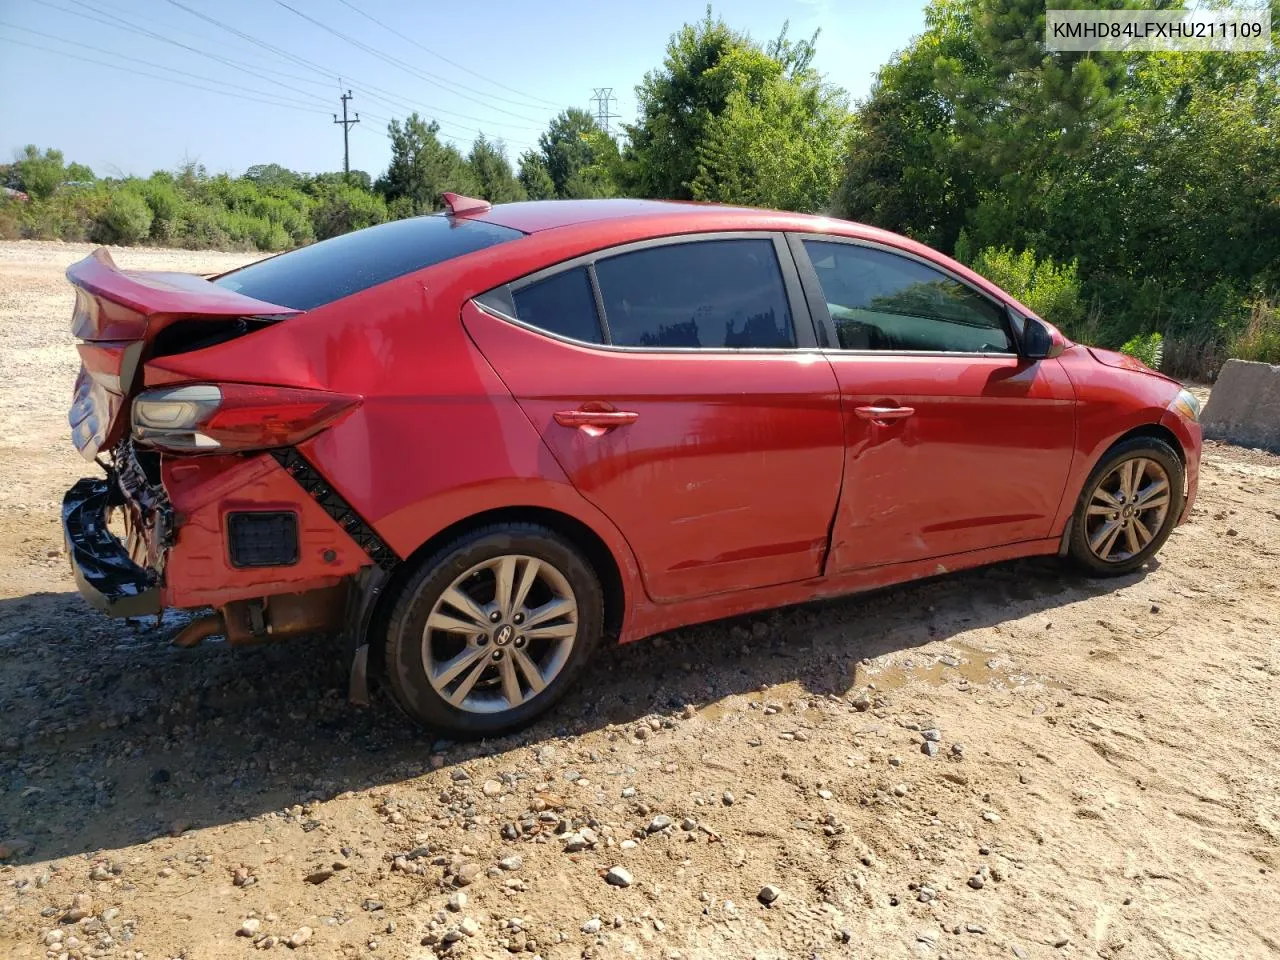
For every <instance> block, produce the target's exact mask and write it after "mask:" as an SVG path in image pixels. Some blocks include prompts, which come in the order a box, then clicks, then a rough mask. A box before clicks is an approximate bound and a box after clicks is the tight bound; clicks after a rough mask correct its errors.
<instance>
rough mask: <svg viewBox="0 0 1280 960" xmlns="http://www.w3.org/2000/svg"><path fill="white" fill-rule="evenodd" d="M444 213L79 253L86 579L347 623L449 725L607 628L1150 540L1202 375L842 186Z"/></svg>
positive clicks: (642, 632)
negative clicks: (211, 269)
mask: <svg viewBox="0 0 1280 960" xmlns="http://www.w3.org/2000/svg"><path fill="white" fill-rule="evenodd" d="M446 199H447V201H448V206H447V208H446V210H445V212H444V213H441V214H437V215H434V216H425V217H417V218H414V219H409V220H401V221H397V222H393V223H387V224H383V225H381V226H376V227H371V228H369V229H366V230H360V231H357V232H355V233H351V234H348V235H345V236H342V237H337V238H335V239H332V240H327V241H324V242H322V243H317V244H314V245H312V246H308V247H303V248H301V249H298V250H294V251H291V252H289V253H284V254H281V255H279V256H276V257H273V258H270V259H267V260H263V261H260V262H257V263H253V264H250V265H249V266H246V267H242V268H240V269H238V270H233V271H231V272H229V273H225V274H222V275H221V276H216V277H212V278H201V277H197V276H189V275H183V274H171V273H146V272H133V271H124V270H119V269H117V268H116V266H115V265H114V264H113V263H112V260H111V258H110V257H109V255H108V254H107V253H106V252H105V251H98V252H97V253H95V254H93V255H92V256H90V257H88V258H87V259H85V260H82V261H80V262H79V263H77V264H75V265H74V266H72V267H71V268H70V269H69V270H68V271H67V275H68V278H69V279H70V281H71V283H72V284H73V285H74V287H75V290H76V305H75V313H74V320H73V331H74V333H75V336H76V338H77V339H78V349H79V352H80V356H81V359H82V363H83V369H82V370H81V373H80V376H79V379H78V381H77V383H76V387H75V396H74V400H73V404H72V407H71V413H70V423H71V430H72V439H73V441H74V443H75V445H76V446H77V447H78V448H79V450H80V451H81V453H83V454H84V456H85V457H86V458H87V459H89V460H91V461H97V463H98V464H100V465H101V466H102V467H103V469H104V470H105V476H97V477H94V478H88V479H84V480H81V481H79V482H78V483H77V484H75V486H73V487H72V488H71V490H70V491H68V493H67V495H66V499H65V501H64V505H63V522H64V527H65V534H66V540H67V545H68V551H69V554H70V557H71V560H72V564H73V567H74V571H75V576H76V580H77V582H78V585H79V588H80V590H81V592H82V593H83V594H84V595H85V596H86V597H87V598H88V599H89V601H90V602H91V603H93V604H94V605H95V606H97V607H98V608H100V609H101V610H103V611H105V612H106V613H108V614H113V615H117V616H140V615H145V614H155V613H158V612H159V611H161V610H163V609H165V608H184V609H199V608H211V609H212V611H213V612H212V613H207V614H205V615H203V616H201V617H199V618H197V619H195V620H193V621H192V622H191V623H190V625H188V626H187V627H186V628H185V629H184V630H183V632H182V634H181V635H180V636H179V637H178V638H177V642H179V643H184V644H191V643H196V642H199V640H200V639H202V638H203V637H205V636H211V635H215V634H217V635H223V636H225V637H226V638H227V640H228V641H229V642H230V643H232V644H240V643H258V642H267V641H272V640H277V639H282V638H286V637H290V636H295V635H298V634H318V633H323V632H332V631H341V632H343V633H344V634H345V635H346V636H347V637H349V638H350V640H351V644H352V651H353V660H352V694H353V697H354V698H356V699H361V698H362V697H363V696H364V691H365V685H366V682H367V677H368V676H369V675H371V674H376V675H377V676H379V677H381V678H382V679H383V680H384V682H385V685H386V687H387V688H388V689H389V691H390V693H391V695H392V696H393V697H394V699H395V701H396V702H397V703H398V704H399V705H400V707H402V708H403V709H404V711H405V712H406V713H408V714H409V715H410V716H411V717H413V718H414V719H416V720H418V721H420V722H422V723H424V724H427V725H429V726H431V727H434V728H438V729H443V730H448V731H452V732H455V733H462V734H470V735H485V734H492V733H497V732H499V731H503V730H508V729H512V728H514V727H518V726H520V725H522V724H524V723H526V722H528V721H529V720H531V719H532V718H533V717H535V716H536V715H538V714H539V713H541V712H542V711H544V710H546V709H547V708H548V707H550V706H551V705H552V704H553V703H554V702H555V701H556V700H557V699H558V698H559V697H560V696H561V695H562V694H563V693H564V692H565V691H566V689H567V688H568V687H569V686H570V685H571V684H572V683H573V682H574V680H575V678H577V677H578V676H579V675H580V674H581V673H582V671H583V669H584V668H585V667H586V666H587V663H588V660H589V658H590V656H591V653H592V651H593V650H594V649H595V648H596V647H597V646H599V645H600V644H601V643H602V642H626V641H630V640H636V639H639V638H641V637H644V636H647V635H650V634H654V633H657V632H659V631H663V630H669V629H672V628H674V627H679V626H682V625H686V624H691V623H696V622H699V621H706V620H711V619H715V618H719V617H725V616H730V615H736V614H743V613H747V612H750V611H756V610H761V609H764V608H768V607H775V606H780V605H784V604H791V603H797V602H801V601H806V600H811V599H814V598H818V597H827V596H834V595H837V594H844V593H849V592H853V591H858V590H864V589H868V588H874V587H882V586H885V585H888V584H893V583H899V582H902V581H907V580H912V579H916V578H920V577H926V576H933V575H936V574H941V573H946V572H948V571H953V570H958V569H962V568H965V567H974V566H977V565H980V564H987V563H992V562H995V561H1001V560H1008V559H1011V558H1015V557H1027V556H1033V555H1051V554H1059V555H1065V556H1069V557H1071V558H1073V559H1074V560H1075V561H1076V562H1077V563H1078V564H1081V565H1083V566H1084V568H1086V570H1088V571H1090V572H1091V573H1093V574H1096V575H1109V574H1123V573H1128V572H1131V571H1133V570H1135V569H1136V568H1138V567H1140V566H1141V565H1142V564H1143V563H1145V562H1146V561H1147V560H1148V559H1149V558H1150V557H1151V556H1152V555H1153V554H1154V553H1155V552H1156V551H1157V550H1158V549H1159V548H1160V546H1161V545H1162V544H1163V543H1164V541H1165V539H1166V538H1167V537H1168V536H1169V534H1170V532H1171V531H1172V529H1173V528H1174V526H1175V525H1176V524H1178V523H1179V522H1181V521H1183V520H1185V519H1186V516H1187V513H1188V511H1189V510H1190V507H1191V503H1192V501H1193V500H1194V498H1195V495H1196V482H1197V474H1198V465H1199V459H1200V445H1201V441H1200V428H1199V426H1198V423H1197V419H1198V414H1199V408H1198V404H1197V402H1196V400H1195V398H1194V397H1193V396H1192V395H1191V394H1189V393H1187V392H1186V391H1184V390H1183V389H1182V388H1181V386H1180V385H1179V384H1178V383H1176V382H1175V381H1173V380H1170V379H1168V378H1167V377H1164V376H1161V375H1160V374H1158V373H1155V372H1153V371H1151V370H1149V369H1147V368H1146V367H1144V366H1143V365H1142V364H1140V363H1138V362H1137V361H1135V360H1132V359H1130V358H1128V357H1125V356H1122V355H1120V354H1116V353H1111V352H1108V351H1104V350H1098V349H1094V348H1092V347H1086V346H1081V345H1077V344H1073V343H1071V342H1069V341H1068V340H1066V339H1065V338H1064V337H1063V336H1062V335H1061V334H1060V333H1059V332H1058V331H1056V330H1055V329H1054V328H1053V327H1052V326H1050V325H1049V324H1048V323H1046V322H1044V321H1043V320H1041V319H1040V318H1038V317H1036V316H1035V315H1034V314H1033V313H1032V312H1031V311H1030V310H1028V309H1027V308H1026V307H1025V306H1023V305H1022V304H1020V303H1018V302H1017V301H1016V300H1015V299H1014V298H1012V297H1011V296H1009V295H1008V294H1006V293H1005V292H1003V291H1002V290H1000V289H998V288H997V287H995V286H994V285H992V284H991V283H989V282H988V281H986V280H984V279H983V278H982V277H980V276H977V275H976V274H974V273H973V272H972V271H970V270H968V269H966V268H965V267H964V266H962V265H961V264H959V263H956V262H955V261H953V260H951V259H949V258H947V257H945V256H943V255H941V254H939V253H937V252H935V251H933V250H930V249H928V248H927V247H924V246H922V245H920V244H918V243H915V242H913V241H911V240H908V239H906V238H904V237H900V236H897V235H895V234H891V233H887V232H885V231H883V230H878V229H875V228H872V227H867V226H862V225H859V224H854V223H847V222H843V221H839V220H833V219H826V218H820V217H813V216H804V215H799V214H791V213H776V212H770V211H763V210H747V209H735V208H728V207H719V206H709V205H700V204H684V203H666V202H655V201H639V200H598V201H549V202H536V203H515V204H508V205H501V206H496V207H492V208H491V207H490V206H489V205H488V204H487V203H485V202H483V201H478V200H471V199H469V198H465V197H457V196H453V195H448V196H447V197H446Z"/></svg>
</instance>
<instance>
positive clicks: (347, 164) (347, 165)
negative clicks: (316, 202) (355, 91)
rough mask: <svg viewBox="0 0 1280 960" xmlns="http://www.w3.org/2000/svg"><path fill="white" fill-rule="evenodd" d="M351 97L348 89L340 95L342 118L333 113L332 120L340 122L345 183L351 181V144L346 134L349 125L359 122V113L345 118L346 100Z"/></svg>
mask: <svg viewBox="0 0 1280 960" xmlns="http://www.w3.org/2000/svg"><path fill="white" fill-rule="evenodd" d="M351 99H353V98H352V96H351V91H350V90H348V91H347V92H346V93H344V94H343V95H342V97H341V100H342V119H341V120H339V119H338V115H337V114H336V113H335V114H334V115H333V122H334V123H340V124H342V179H343V180H345V181H346V182H347V183H350V182H351V144H350V143H349V142H348V135H349V134H350V132H351V125H352V124H353V123H359V122H360V114H359V113H356V118H355V119H354V120H348V119H347V101H348V100H351Z"/></svg>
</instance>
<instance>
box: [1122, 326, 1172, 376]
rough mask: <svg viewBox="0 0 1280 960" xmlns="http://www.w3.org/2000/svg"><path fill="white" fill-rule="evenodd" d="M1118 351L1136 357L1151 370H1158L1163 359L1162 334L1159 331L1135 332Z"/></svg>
mask: <svg viewBox="0 0 1280 960" xmlns="http://www.w3.org/2000/svg"><path fill="white" fill-rule="evenodd" d="M1120 352H1121V353H1127V354H1128V355H1129V356H1131V357H1137V358H1138V359H1139V360H1141V361H1142V362H1143V363H1145V364H1146V365H1147V366H1148V367H1150V368H1151V369H1152V370H1159V369H1160V364H1161V363H1162V362H1163V361H1164V336H1163V335H1162V334H1160V333H1139V334H1135V335H1134V336H1132V337H1130V338H1129V339H1128V340H1126V341H1125V342H1124V345H1123V346H1122V347H1121V348H1120Z"/></svg>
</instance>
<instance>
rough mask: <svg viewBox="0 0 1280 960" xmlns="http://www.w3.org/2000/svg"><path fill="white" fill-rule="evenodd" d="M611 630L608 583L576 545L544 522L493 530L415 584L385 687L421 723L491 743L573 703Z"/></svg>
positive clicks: (467, 542)
mask: <svg viewBox="0 0 1280 960" xmlns="http://www.w3.org/2000/svg"><path fill="white" fill-rule="evenodd" d="M603 624H604V604H603V597H602V593H601V589H600V583H599V580H598V579H597V577H596V575H595V573H594V571H593V570H592V569H591V567H590V565H589V564H588V563H587V561H586V560H585V559H584V558H583V557H582V555H581V554H580V553H579V552H578V551H577V549H576V548H575V547H574V546H573V545H572V544H570V543H569V542H567V541H566V540H564V539H563V538H562V537H560V536H559V535H558V534H556V533H555V532H553V531H551V530H549V529H547V528H545V527H542V526H539V525H536V524H530V523H511V524H501V525H496V526H490V527H483V528H481V529H478V530H474V531H471V532H470V533H467V534H464V535H462V536H461V537H459V538H458V539H457V540H455V541H453V542H452V543H450V544H449V545H448V546H446V547H444V548H443V549H442V550H440V551H439V552H437V553H436V554H435V555H434V556H432V557H429V558H427V559H426V560H425V561H424V562H423V563H422V564H421V566H420V567H419V569H418V570H417V572H416V573H415V574H414V575H413V576H412V577H411V578H410V580H409V581H408V582H407V583H406V584H405V586H404V588H403V590H402V592H401V595H400V597H399V599H398V601H397V602H396V605H395V608H394V609H393V611H392V614H391V617H390V621H389V623H388V628H387V638H386V667H387V679H388V682H389V684H390V687H391V692H392V695H393V696H394V697H395V699H396V702H397V703H398V704H399V705H400V707H401V708H402V709H403V710H404V711H405V712H406V713H407V714H409V716H410V717H412V718H413V719H415V720H417V721H419V722H420V723H422V724H424V725H426V726H429V727H432V728H435V729H440V730H445V731H448V732H449V733H452V734H455V735H461V736H492V735H495V734H498V733H503V732H506V731H508V730H513V729H515V728H517V727H521V726H524V725H525V724H527V723H529V722H530V721H532V720H533V719H534V718H535V717H536V716H538V715H539V714H541V713H542V712H543V711H545V710H547V709H548V708H549V707H551V706H552V705H553V704H554V703H555V702H556V701H557V700H559V699H560V697H561V696H563V695H564V693H565V692H566V691H567V689H568V687H569V685H570V684H571V683H572V682H573V679H574V677H576V676H577V674H578V673H579V672H580V671H581V670H582V668H583V666H584V665H585V664H586V661H587V659H588V658H589V657H590V655H591V652H592V651H593V650H594V649H595V647H596V645H597V644H598V643H599V642H600V636H601V633H602V632H603V628H604V627H603Z"/></svg>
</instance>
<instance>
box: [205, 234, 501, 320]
mask: <svg viewBox="0 0 1280 960" xmlns="http://www.w3.org/2000/svg"><path fill="white" fill-rule="evenodd" d="M522 236H524V234H523V233H521V232H520V231H519V230H513V229H511V228H510V227H500V226H498V225H496V224H492V223H484V222H483V221H480V220H467V219H460V218H453V217H446V216H445V215H444V214H435V215H434V216H428V217H412V218H410V219H408V220H395V221H392V222H391V223H382V224H379V225H378V226H376V227H367V228H365V229H364V230H357V231H355V232H354V233H347V234H343V235H342V236H340V237H334V238H333V239H331V240H323V241H321V242H320V243H313V244H312V245H311V246H309V247H300V248H299V249H297V250H291V251H289V252H288V253H282V254H280V256H278V257H272V258H271V259H269V260H261V261H259V262H258V263H251V264H249V265H248V266H247V267H241V268H240V269H239V270H233V271H232V272H231V273H226V274H223V275H222V276H221V277H219V278H218V279H216V280H214V281H213V282H214V283H215V284H217V285H218V286H220V287H227V288H228V289H231V290H235V291H236V292H237V293H243V294H245V295H246V296H249V297H253V298H255V299H257V300H264V301H266V302H267V303H277V304H279V305H280V306H282V307H291V308H292V309H294V310H313V309H315V308H316V307H320V306H323V305H324V304H326V303H332V302H333V301H334V300H340V299H341V298H343V297H348V296H350V295H351V294H353V293H359V292H360V291H361V290H367V289H368V288H369V287H373V286H377V285H378V284H380V283H386V282H387V281H388V280H394V279H395V278H396V277H401V276H404V275H405V274H406V273H412V272H413V271H415V270H421V269H422V268H423V267H430V266H432V265H433V264H437V263H443V262H444V261H445V260H451V259H453V258H454V257H460V256H462V255H463V254H466V253H473V252H475V251H476V250H483V249H484V248H485V247H492V246H494V245H495V244H499V243H504V242H505V241H507V240H515V239H517V238H519V237H522Z"/></svg>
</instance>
